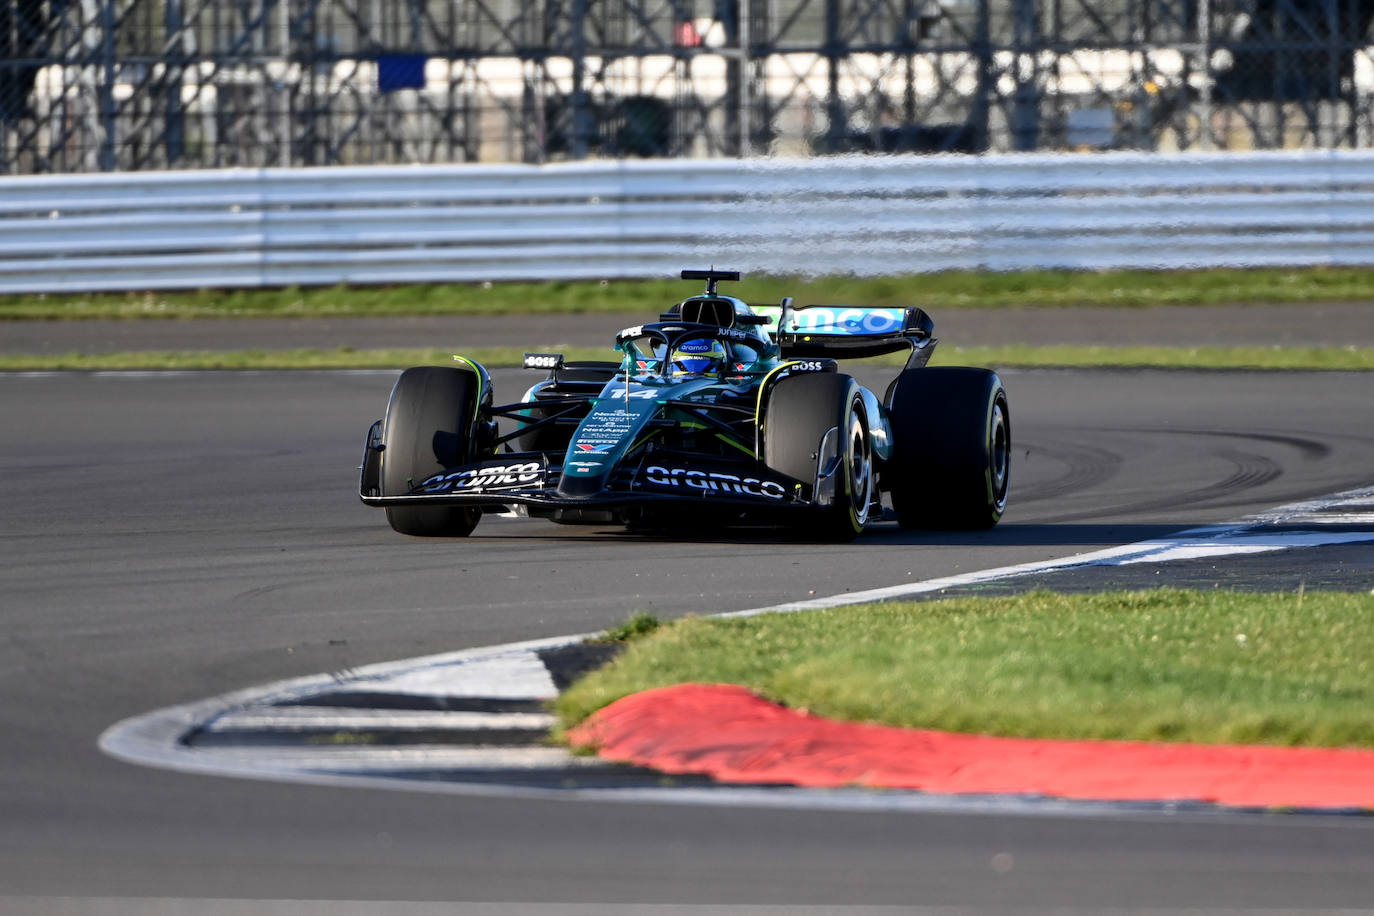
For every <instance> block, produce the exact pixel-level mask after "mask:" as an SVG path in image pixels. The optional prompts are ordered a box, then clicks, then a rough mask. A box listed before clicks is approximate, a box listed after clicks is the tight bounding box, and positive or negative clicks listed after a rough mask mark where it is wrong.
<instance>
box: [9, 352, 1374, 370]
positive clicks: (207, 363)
mask: <svg viewBox="0 0 1374 916" xmlns="http://www.w3.org/2000/svg"><path fill="white" fill-rule="evenodd" d="M526 349H528V350H531V351H536V352H543V350H546V349H547V348H542V349H541V347H539V346H531V347H528V348H525V347H519V348H517V347H479V348H475V349H468V350H464V351H463V355H465V356H468V357H470V358H472V359H475V360H477V361H478V362H480V363H482V364H483V365H484V366H488V367H490V368H499V367H505V366H518V365H520V360H521V356H522V355H523V354H524V352H525V350H526ZM562 352H563V353H564V355H565V356H567V357H568V359H601V360H607V359H609V360H614V359H617V358H618V354H617V353H615V351H613V350H609V349H604V350H603V349H599V348H593V347H571V348H568V347H564V348H562ZM452 357H453V351H452V350H449V349H437V348H434V349H404V350H358V349H354V348H352V347H339V348H337V349H330V350H325V349H303V350H230V351H223V352H217V351H212V350H186V351H176V352H167V351H136V352H126V353H64V354H58V355H0V371H7V372H16V371H42V370H56V369H70V370H119V369H392V368H403V367H405V366H423V365H444V364H447V363H449V362H451V361H452ZM904 358H905V357H903V356H901V355H896V356H892V357H885V358H882V359H877V360H871V361H860V362H861V363H862V362H868V363H870V364H872V365H882V366H890V367H896V366H900V365H901V364H902V362H903V360H904ZM931 363H932V365H937V366H939V365H943V366H962V365H969V366H991V367H994V368H1017V367H1053V366H1057V367H1067V368H1083V367H1093V366H1116V367H1140V368H1165V369H1308V370H1334V369H1344V370H1374V347H1098V346H1048V347H1028V346H1008V347H953V346H941V347H939V348H938V349H937V350H936V351H935V356H934V358H933V359H932V361H931ZM846 365H849V363H846Z"/></svg>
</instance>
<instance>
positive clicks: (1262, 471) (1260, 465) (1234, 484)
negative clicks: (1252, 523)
mask: <svg viewBox="0 0 1374 916" xmlns="http://www.w3.org/2000/svg"><path fill="white" fill-rule="evenodd" d="M1206 454H1207V457H1211V458H1220V459H1221V460H1222V461H1224V462H1226V463H1228V464H1230V465H1231V467H1232V469H1233V470H1232V471H1231V473H1230V474H1228V475H1226V476H1225V477H1222V478H1221V479H1219V480H1217V481H1216V482H1215V483H1209V484H1207V485H1205V486H1201V487H1195V488H1194V489H1192V490H1185V491H1183V492H1181V493H1168V494H1166V495H1163V496H1158V497H1155V498H1153V499H1143V500H1137V501H1135V502H1127V503H1117V504H1115V505H1108V506H1106V507H1105V508H1100V509H1095V510H1093V511H1092V512H1074V513H1068V514H1063V515H1054V516H1051V517H1049V518H1046V519H1042V521H1043V522H1044V523H1053V522H1069V521H1079V520H1081V519H1085V518H1096V517H1100V516H1101V515H1103V514H1107V515H1134V514H1137V513H1145V512H1158V511H1160V510H1164V509H1175V508H1178V507H1179V506H1199V505H1207V504H1211V503H1221V502H1223V501H1224V500H1226V499H1229V498H1231V497H1234V496H1236V495H1237V494H1239V493H1243V492H1245V491H1247V490H1252V489H1254V488H1255V487H1260V486H1263V485H1265V484H1267V483H1269V482H1270V481H1273V480H1277V479H1278V478H1279V477H1282V476H1283V466H1282V465H1281V464H1279V463H1278V462H1277V461H1275V460H1273V459H1272V458H1269V457H1268V456H1266V455H1260V454H1256V453H1253V452H1242V451H1238V450H1235V449H1221V450H1218V451H1212V452H1208V453H1206Z"/></svg>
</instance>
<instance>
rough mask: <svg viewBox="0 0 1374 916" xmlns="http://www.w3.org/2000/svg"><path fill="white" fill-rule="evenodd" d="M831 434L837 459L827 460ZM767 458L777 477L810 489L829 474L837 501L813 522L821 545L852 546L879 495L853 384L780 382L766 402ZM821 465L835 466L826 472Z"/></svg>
mask: <svg viewBox="0 0 1374 916" xmlns="http://www.w3.org/2000/svg"><path fill="white" fill-rule="evenodd" d="M832 430H833V431H834V433H833V435H834V440H833V444H832V445H831V446H830V449H831V451H832V452H833V454H825V455H823V454H822V452H823V451H824V450H825V449H824V448H823V445H824V443H825V441H826V440H827V437H828V436H829V435H830V434H831V431H832ZM763 458H764V462H765V463H766V464H767V465H768V467H770V468H772V469H773V470H774V471H778V472H779V473H782V474H786V475H787V476H788V477H792V478H795V479H797V480H801V481H805V482H807V483H814V482H816V481H817V478H818V476H820V475H821V473H822V472H825V471H829V472H830V473H829V474H827V475H826V476H825V477H822V478H821V486H822V487H829V486H830V484H833V488H834V489H833V501H832V502H831V504H830V505H829V506H825V507H821V508H819V509H817V510H816V511H815V514H814V515H813V516H812V518H811V522H812V529H811V530H812V531H813V532H814V533H815V534H816V535H818V536H819V538H820V539H821V540H826V541H840V542H843V541H851V540H853V539H854V538H855V537H857V536H858V535H859V534H861V533H862V532H863V530H864V528H865V527H866V526H867V525H868V522H869V520H870V518H871V516H872V512H873V508H874V506H875V504H876V500H875V499H874V496H875V494H876V492H877V490H876V482H875V478H874V473H873V450H872V439H871V437H870V435H869V418H868V416H867V414H866V413H865V411H864V405H863V398H862V397H861V395H860V393H859V386H858V383H857V382H855V381H854V379H852V378H850V377H849V376H847V375H838V374H835V373H817V374H814V375H811V374H808V375H796V376H791V377H789V378H785V379H783V380H782V381H780V382H778V383H777V385H775V386H774V387H773V390H772V392H771V393H770V394H769V397H768V411H767V413H766V414H765V421H764V435H763ZM823 459H825V460H826V463H827V464H829V463H830V461H831V460H833V461H835V462H837V463H836V464H835V465H834V467H833V468H826V467H822V466H821V461H822V460H823Z"/></svg>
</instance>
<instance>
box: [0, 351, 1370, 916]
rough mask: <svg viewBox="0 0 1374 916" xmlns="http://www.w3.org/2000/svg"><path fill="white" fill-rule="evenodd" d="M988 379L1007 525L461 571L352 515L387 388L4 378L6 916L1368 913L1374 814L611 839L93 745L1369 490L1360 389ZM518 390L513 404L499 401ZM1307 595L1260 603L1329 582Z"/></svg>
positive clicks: (730, 822) (745, 815)
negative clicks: (182, 714) (455, 660)
mask: <svg viewBox="0 0 1374 916" xmlns="http://www.w3.org/2000/svg"><path fill="white" fill-rule="evenodd" d="M1004 378H1005V381H1006V382H1007V385H1008V388H1009V390H1010V392H1011V397H1012V410H1013V424H1014V437H1015V440H1016V453H1015V457H1016V464H1015V465H1014V470H1013V473H1014V482H1013V487H1014V493H1013V507H1012V509H1011V510H1010V511H1009V512H1008V514H1007V517H1006V519H1005V520H1004V522H1003V524H1002V525H1000V526H999V527H998V528H996V529H994V530H993V531H992V532H989V533H982V534H974V535H961V536H956V537H950V536H942V535H934V534H902V533H900V532H897V531H896V530H895V529H891V528H884V529H881V530H878V531H875V532H874V533H873V534H872V535H871V536H868V537H866V538H864V539H862V540H861V541H859V542H857V543H856V544H854V545H849V546H844V547H833V546H812V545H805V544H796V543H788V542H784V541H782V540H779V539H777V538H775V537H771V536H769V535H766V534H759V533H751V532H742V533H734V534H731V535H729V536H725V537H722V538H702V539H700V540H695V541H691V542H686V543H683V542H673V541H667V540H662V539H654V538H645V537H642V536H630V535H626V534H624V533H622V532H620V531H618V530H615V529H598V528H588V529H584V528H567V527H559V526H555V525H552V524H548V523H544V522H538V521H517V520H505V519H486V520H484V521H483V522H482V525H481V526H480V527H479V528H478V531H477V534H476V535H475V536H474V537H473V538H472V539H469V540H467V541H462V542H449V541H439V542H428V541H419V540H413V539H407V538H402V537H399V536H397V535H394V534H393V533H391V532H390V531H389V530H388V529H387V528H386V526H385V523H384V521H383V520H382V518H381V515H380V513H378V512H376V511H372V510H367V509H365V508H363V507H362V506H360V505H359V504H358V503H357V501H356V496H355V495H354V494H355V493H356V472H355V471H354V467H355V466H356V464H357V460H358V457H359V452H360V448H361V439H362V436H363V433H364V432H365V430H366V427H367V424H368V423H369V422H370V421H371V420H372V419H374V418H375V417H376V416H378V415H379V414H380V412H381V410H382V407H383V405H384V402H385V398H386V393H387V390H388V388H389V386H390V382H391V376H390V375H388V374H386V373H358V374H347V373H187V374H176V375H166V374H148V375H137V374H111V375H106V374H54V375H12V376H6V377H0V420H3V422H4V428H5V429H6V431H7V433H8V434H7V435H6V436H5V438H4V441H3V444H0V479H2V480H3V481H4V482H5V484H6V496H5V502H4V505H5V509H4V526H3V532H2V533H0V537H3V539H4V543H3V547H4V554H3V555H4V561H3V565H2V566H0V602H2V603H3V607H4V610H3V619H4V628H3V632H0V696H3V697H4V698H5V700H6V702H5V703H4V704H3V706H0V736H3V739H4V740H3V742H0V812H2V813H3V816H0V911H7V912H9V911H35V912H44V911H48V910H51V911H57V910H58V908H59V907H68V908H69V909H68V910H64V911H83V910H81V909H80V907H81V906H83V905H84V906H86V907H87V908H88V909H92V908H93V909H95V910H96V911H98V910H99V909H100V907H102V906H103V907H105V908H106V909H107V910H110V909H111V908H113V907H115V906H116V905H117V903H118V901H119V900H120V899H122V898H135V899H137V900H139V901H144V903H145V904H146V901H147V900H148V898H155V899H161V900H163V901H165V903H166V906H168V907H170V908H171V911H183V910H184V911H186V912H193V911H196V910H198V909H200V910H205V909H207V908H208V907H207V905H206V903H205V901H206V900H207V898H229V899H247V900H249V901H269V900H319V899H330V900H345V901H348V900H351V901H408V900H409V901H425V900H436V901H437V900H443V901H468V902H482V901H486V902H493V903H501V904H505V905H506V906H503V910H506V911H509V910H510V909H511V907H510V906H509V904H512V903H519V904H521V905H524V906H528V907H530V908H533V905H535V904H538V903H541V902H550V903H560V904H588V905H591V906H592V907H593V909H596V910H604V909H605V908H606V905H609V904H620V905H622V909H621V910H620V911H622V912H635V911H639V910H638V908H639V907H640V905H642V904H648V903H657V904H696V905H701V906H702V907H708V906H710V905H715V906H716V907H718V908H719V909H717V910H716V911H719V912H730V911H736V910H737V909H739V908H740V907H743V906H745V905H763V904H775V905H778V906H780V907H786V908H787V911H789V912H790V911H793V910H794V909H795V907H797V906H799V905H811V906H816V907H822V906H825V905H831V906H837V907H838V906H844V907H848V906H855V905H873V906H879V905H889V906H894V907H905V908H916V907H920V906H926V907H937V906H960V907H969V908H972V909H974V910H976V911H993V910H1004V911H1017V910H1020V909H1031V910H1034V909H1043V908H1075V909H1078V910H1080V911H1083V912H1096V911H1100V910H1102V909H1104V908H1107V907H1130V908H1146V907H1148V908H1160V909H1175V910H1176V909H1184V908H1199V909H1206V910H1222V909H1247V908H1256V909H1259V908H1288V909H1290V910H1295V911H1307V912H1310V911H1313V910H1319V909H1323V908H1338V907H1343V908H1352V909H1359V908H1365V907H1368V906H1370V905H1371V901H1374V820H1371V819H1369V818H1365V817H1300V816H1285V815H1267V816H1266V815H1247V814H1210V813H1191V812H1184V813H1177V814H1172V815H1166V814H1159V815H1140V816H1135V817H1130V818H1119V817H1114V816H1110V815H1101V814H1094V813H1091V812H1085V813H1083V814H1079V815H1063V814H1054V815H1044V816H1037V817H1023V816H1018V815H1015V814H1008V813H1005V812H999V811H988V812H985V813H959V814H953V813H936V812H931V813H920V814H915V813H900V814H890V813H876V812H875V813H855V812H804V811H789V810H766V809H755V808H747V807H733V808H722V807H686V806H658V805H647V804H645V805H641V804H619V805H604V806H593V805H588V804H582V803H574V802H567V803H550V802H536V801H529V800H518V799H506V798H500V797H490V798H483V797H458V796H455V797H449V796H442V797H438V796H430V795H418V794H417V795H411V794H408V793H402V792H373V791H360V790H352V791H347V790H340V789H329V788H319V787H304V786H288V785H279V784H271V783H258V782H248V781H240V780H230V779H217V778H211V777H200V776H188V775H183V774H177V773H171V772H166V771H159V770H152V769H146V768H141V767H135V766H130V765H127V764H123V763H119V762H117V761H114V760H112V759H109V758H107V757H104V756H103V755H101V754H100V753H99V751H98V750H97V749H96V747H95V740H96V737H97V736H98V735H99V734H100V732H101V731H102V730H103V729H105V728H106V727H107V726H109V725H110V724H111V723H113V722H115V721H117V720H119V719H122V718H125V717H127V716H132V715H136V714H139V713H143V712H146V711H148V710H151V709H155V708H160V707H164V706H169V705H173V704H177V703H183V702H188V701H192V700H196V699H199V698H202V697H207V696H211V695H215V694H219V693H224V692H227V691H230V690H234V689H238V688H241V687H245V686H250V685H253V684H255V683H261V682H264V681H269V680H276V679H281V678H287V677H293V676H299V675H306V674H312V673H315V672H320V671H338V670H346V669H348V668H350V667H353V666H356V665H361V664H365V663H370V662H376V661H383V660H387V659H392V658H402V657H407V656H414V655H421V654H427V653H432V652H439V651H445V650H449V649H460V648H464V647H469V646H482V645H491V644H496V643H503V642H511V641H516V640H521V639H529V638H534V637H539V636H547V635H557V634H562V633H571V632H581V631H586V630H592V629H597V628H600V627H603V626H606V625H608V624H613V623H616V622H618V621H620V620H623V619H624V618H625V617H626V616H627V615H629V614H630V613H632V612H635V611H639V610H646V611H650V612H653V613H655V614H658V615H661V616H675V615H679V614H684V613H691V612H710V611H725V610H732V609H737V608H745V607H757V606H762V605H767V604H774V603H779V602H783V601H789V600H795V599H798V598H805V597H807V596H808V595H810V594H813V593H814V594H816V595H823V594H834V593H840V592H844V591H857V590H860V589H864V588H869V587H873V586H878V585H891V584H897V583H900V582H902V581H906V580H908V579H911V580H916V579H926V578H932V577H935V576H940V575H949V574H953V573H957V572H961V571H971V570H976V569H981V568H986V567H992V566H1003V565H1008V564H1011V563H1019V562H1029V561H1033V560H1039V559H1048V558H1051V557H1057V556H1063V555H1066V554H1069V553H1076V552H1081V551H1085V550H1090V549H1093V548H1096V547H1105V546H1110V545H1113V544H1120V543H1125V542H1129V541H1135V540H1140V539H1142V538H1146V537H1151V536H1155V535H1162V534H1166V533H1170V532H1173V531H1177V530H1178V529H1180V528H1185V527H1190V526H1194V525H1198V524H1205V523H1210V522H1217V521H1225V520H1228V519H1233V518H1237V517H1240V516H1243V515H1246V514H1249V513H1251V512H1257V511H1261V510H1263V509H1265V508H1268V507H1270V506H1274V505H1278V504H1281V503H1285V502H1292V501H1295V500H1298V499H1303V498H1306V497H1310V496H1315V495H1319V494H1323V493H1329V492H1334V491H1338V490H1343V489H1350V488H1354V487H1357V486H1362V485H1366V484H1368V483H1370V478H1371V477H1374V422H1371V420H1374V408H1372V407H1371V399H1370V397H1369V391H1370V382H1369V377H1368V376H1367V375H1361V374H1356V373H1287V374H1267V375H1266V374H1258V373H1243V372H1144V371H1135V372H1132V371H1100V372H1052V371H1045V372H1007V373H1005V374H1004ZM522 381H523V377H522V376H521V374H520V373H517V372H498V373H496V383H497V386H498V395H500V394H508V395H509V396H510V397H511V398H514V397H516V396H518V394H519V392H520V390H522V389H521V384H522ZM1294 562H1295V563H1296V565H1294V566H1291V567H1287V568H1285V567H1284V566H1283V565H1282V564H1277V563H1274V564H1268V565H1267V567H1266V570H1267V572H1268V574H1269V579H1267V580H1266V585H1268V586H1269V587H1287V588H1296V587H1297V585H1298V583H1299V582H1300V581H1305V579H1306V578H1307V577H1308V576H1309V574H1312V573H1314V571H1316V570H1315V568H1313V569H1307V568H1303V567H1302V566H1301V564H1300V563H1297V561H1294ZM1311 562H1313V563H1317V564H1321V563H1322V561H1321V560H1320V559H1317V560H1313V561H1311ZM1344 568H1345V569H1346V570H1347V572H1348V575H1346V576H1344V577H1341V576H1336V575H1331V574H1330V573H1329V570H1328V571H1325V574H1326V575H1327V576H1328V581H1327V582H1326V584H1329V585H1332V586H1335V587H1342V586H1346V587H1352V588H1353V587H1363V588H1364V589H1366V590H1367V589H1368V588H1369V587H1370V586H1369V584H1368V576H1369V565H1368V559H1367V555H1364V559H1360V558H1359V557H1356V558H1355V559H1354V561H1353V562H1351V563H1349V564H1347V565H1346V566H1345V567H1344ZM1323 569H1324V568H1323ZM1222 575H1223V573H1222V572H1219V573H1218V576H1219V577H1221V576H1222ZM1362 577H1363V578H1362ZM1235 584H1244V583H1243V582H1241V583H1235ZM58 898H61V899H58ZM70 898H78V899H77V901H76V903H75V904H73V903H72V901H71V899H70ZM83 900H84V901H85V902H84V904H83V903H82V901H83ZM143 908H144V909H145V910H146V909H148V907H147V906H146V905H144V906H143ZM517 909H518V908H517ZM134 911H137V910H134ZM249 911H252V910H251V909H250V910H249ZM588 911H591V910H588Z"/></svg>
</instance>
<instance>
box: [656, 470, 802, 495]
mask: <svg viewBox="0 0 1374 916" xmlns="http://www.w3.org/2000/svg"><path fill="white" fill-rule="evenodd" d="M644 481H645V483H649V484H653V485H654V486H659V487H673V488H681V489H686V490H697V491H699V492H701V493H726V494H730V495H736V496H756V497H760V498H763V499H782V498H783V497H785V496H786V495H787V488H786V487H784V486H783V485H782V484H780V483H775V482H774V481H771V480H760V479H758V478H757V477H741V476H740V475H738V474H728V473H725V472H723V471H702V470H694V469H690V468H671V467H663V466H661V465H656V464H651V465H649V466H648V467H647V468H645V469H644Z"/></svg>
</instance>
